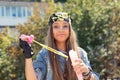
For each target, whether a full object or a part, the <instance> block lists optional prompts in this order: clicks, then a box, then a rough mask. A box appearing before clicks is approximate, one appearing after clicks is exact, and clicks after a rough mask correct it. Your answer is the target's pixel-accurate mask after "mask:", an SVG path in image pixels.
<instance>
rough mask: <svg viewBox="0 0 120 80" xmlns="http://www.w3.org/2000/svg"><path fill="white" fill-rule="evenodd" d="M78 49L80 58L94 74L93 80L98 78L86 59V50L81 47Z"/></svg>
mask: <svg viewBox="0 0 120 80" xmlns="http://www.w3.org/2000/svg"><path fill="white" fill-rule="evenodd" d="M79 50H80V54H81V59H82V60H83V62H84V63H85V64H86V65H87V66H88V68H89V69H90V70H91V71H92V74H93V75H94V78H95V80H99V77H100V75H99V74H98V73H96V72H94V71H93V70H92V68H91V65H90V61H89V60H88V56H87V52H86V51H85V50H83V49H82V48H80V49H79Z"/></svg>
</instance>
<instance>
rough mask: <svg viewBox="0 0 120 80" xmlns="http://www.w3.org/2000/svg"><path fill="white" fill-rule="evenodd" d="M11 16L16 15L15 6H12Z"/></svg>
mask: <svg viewBox="0 0 120 80" xmlns="http://www.w3.org/2000/svg"><path fill="white" fill-rule="evenodd" d="M12 17H16V7H15V6H13V7H12Z"/></svg>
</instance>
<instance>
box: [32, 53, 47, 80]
mask: <svg viewBox="0 0 120 80" xmlns="http://www.w3.org/2000/svg"><path fill="white" fill-rule="evenodd" d="M33 67H34V70H35V72H36V76H37V78H38V80H45V75H46V63H45V60H44V55H43V51H40V52H39V53H38V55H37V57H36V60H34V61H33Z"/></svg>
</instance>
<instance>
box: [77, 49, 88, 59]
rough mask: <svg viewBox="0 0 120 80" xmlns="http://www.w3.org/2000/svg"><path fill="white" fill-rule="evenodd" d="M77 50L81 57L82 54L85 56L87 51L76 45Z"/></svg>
mask: <svg viewBox="0 0 120 80" xmlns="http://www.w3.org/2000/svg"><path fill="white" fill-rule="evenodd" d="M78 50H79V52H80V55H81V57H82V56H84V57H87V52H86V51H85V50H84V49H83V48H81V47H78Z"/></svg>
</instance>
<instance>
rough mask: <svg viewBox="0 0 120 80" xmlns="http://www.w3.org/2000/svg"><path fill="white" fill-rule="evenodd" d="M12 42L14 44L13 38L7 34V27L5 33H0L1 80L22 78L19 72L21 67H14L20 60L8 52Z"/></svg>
mask: <svg viewBox="0 0 120 80" xmlns="http://www.w3.org/2000/svg"><path fill="white" fill-rule="evenodd" d="M13 42H15V38H14V37H12V36H11V35H10V34H9V28H8V27H7V28H6V29H5V31H3V32H0V79H1V80H13V79H16V78H17V76H22V74H21V71H22V70H20V66H21V65H19V66H18V65H16V64H18V63H19V62H18V59H20V58H17V56H16V57H15V56H12V55H11V54H10V53H9V51H8V47H9V46H10V45H13ZM14 46H15V45H14ZM12 48H13V47H12ZM15 50H17V49H15ZM15 50H13V51H15ZM15 52H16V51H15ZM20 62H22V60H21V61H20ZM23 68H24V67H23ZM17 72H19V73H17ZM23 74H24V73H23Z"/></svg>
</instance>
